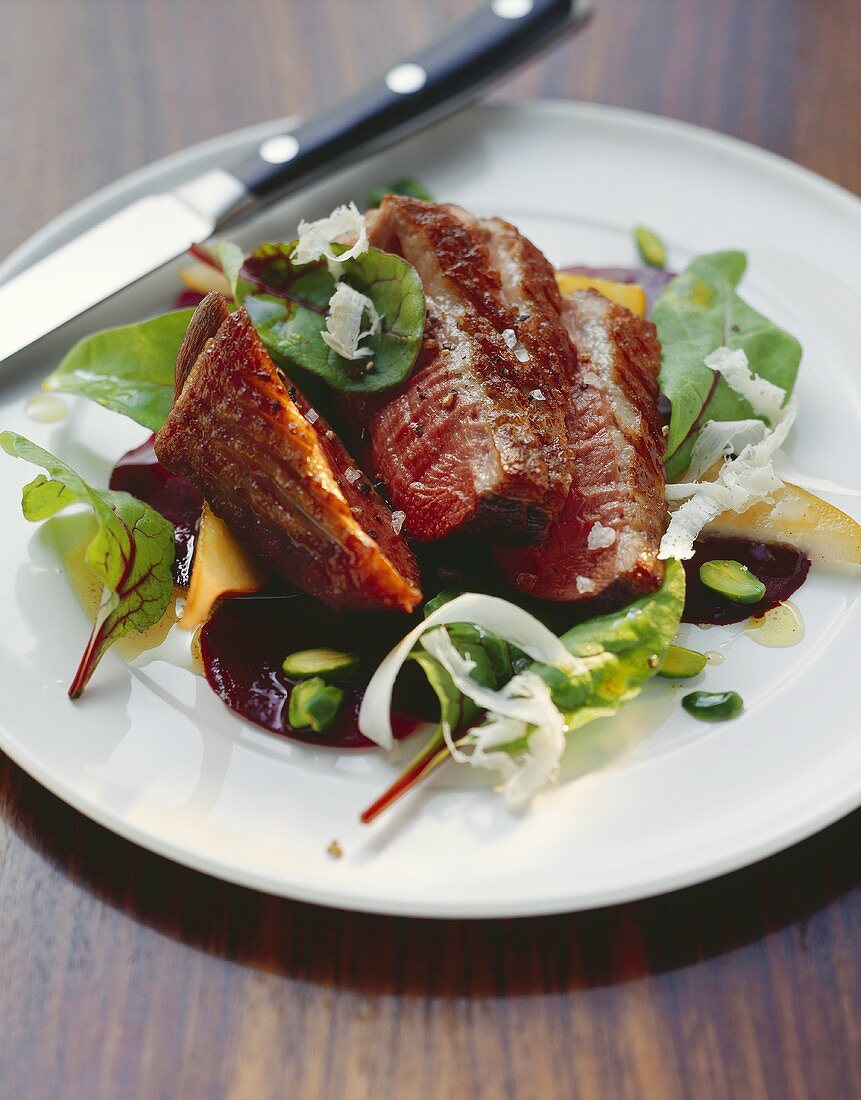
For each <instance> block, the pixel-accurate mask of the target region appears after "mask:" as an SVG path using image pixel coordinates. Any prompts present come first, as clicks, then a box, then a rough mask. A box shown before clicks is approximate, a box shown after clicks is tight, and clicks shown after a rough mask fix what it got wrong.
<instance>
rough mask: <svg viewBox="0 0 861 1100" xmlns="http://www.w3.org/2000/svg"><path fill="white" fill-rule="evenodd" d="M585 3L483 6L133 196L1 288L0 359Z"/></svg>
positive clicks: (549, 0)
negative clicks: (173, 181) (184, 179)
mask: <svg viewBox="0 0 861 1100" xmlns="http://www.w3.org/2000/svg"><path fill="white" fill-rule="evenodd" d="M591 7H592V0H490V3H488V4H486V5H485V6H484V7H483V8H481V9H480V10H479V11H478V12H475V13H474V14H473V15H471V16H469V17H468V18H467V19H465V20H463V21H462V22H461V23H460V24H458V25H457V26H455V27H454V28H452V30H450V31H449V33H448V34H447V35H445V36H444V37H443V38H441V39H440V40H439V41H437V42H436V43H434V44H433V45H431V46H429V47H427V48H426V49H425V50H423V51H421V52H420V53H418V54H416V55H414V56H413V57H412V58H410V59H409V60H407V61H404V62H401V63H400V64H398V65H394V66H392V67H391V68H390V69H389V70H388V71H387V72H386V73H385V74H383V76H382V77H381V78H379V79H378V80H376V81H374V82H373V83H372V84H370V85H368V86H367V87H366V88H365V89H364V90H363V91H361V92H359V93H358V94H357V95H354V96H352V97H351V98H350V99H349V100H348V101H345V102H343V103H341V104H338V105H336V106H335V107H333V108H330V109H329V110H327V111H325V112H323V113H322V114H320V115H317V116H315V117H314V118H312V119H310V120H309V121H307V122H305V123H303V124H301V125H300V126H298V127H296V128H295V129H293V130H292V131H291V132H289V133H284V134H277V135H275V136H272V137H268V138H266V139H265V140H263V141H262V142H261V144H260V145H259V146H258V148H257V149H256V150H254V151H253V152H252V153H251V154H250V155H249V156H247V157H246V158H245V159H243V160H242V161H240V162H239V163H237V164H236V165H233V166H232V167H231V168H230V169H229V170H227V169H214V170H211V171H208V172H205V173H203V174H202V175H200V176H197V177H196V178H194V179H192V180H191V181H189V183H187V184H184V185H183V186H182V187H179V188H177V189H176V190H175V191H172V192H166V193H164V194H158V195H150V196H148V197H146V198H143V199H139V200H138V201H137V202H135V203H132V204H131V205H129V206H127V207H126V208H125V209H123V210H121V211H119V212H118V213H116V214H114V215H112V216H111V217H109V218H107V219H106V220H105V221H103V222H101V223H100V224H99V225H97V226H95V227H94V228H92V229H90V230H88V231H87V232H86V233H83V234H82V235H81V236H79V237H77V238H75V239H74V240H72V241H70V242H69V243H68V244H67V245H64V246H63V247H62V248H59V249H58V250H57V251H56V252H54V253H52V254H51V255H50V256H47V257H46V258H45V259H43V260H40V261H39V262H37V263H36V264H34V265H33V266H32V267H30V268H28V269H27V270H26V271H24V272H23V273H22V274H21V275H18V276H16V277H14V278H12V279H10V280H9V281H8V282H6V283H4V284H3V285H2V286H0V317H2V318H3V325H2V326H0V363H4V362H6V361H7V360H9V359H11V358H12V357H13V356H14V355H15V354H16V353H18V352H19V351H22V350H23V349H24V348H26V347H29V346H30V345H31V344H33V343H34V342H36V341H37V340H39V339H41V338H42V337H44V336H46V335H47V334H48V333H50V332H53V331H54V330H56V329H57V328H60V327H61V326H62V325H65V324H66V323H67V322H69V321H71V320H72V319H73V318H75V317H78V316H80V315H81V314H82V313H85V312H86V311H87V310H89V309H91V308H93V307H94V306H96V305H98V304H99V303H100V302H102V301H104V300H105V299H107V298H109V297H111V296H112V295H114V294H116V293H118V292H119V291H121V290H123V289H124V288H125V287H127V286H130V285H131V284H133V283H135V282H137V281H138V280H140V279H142V278H144V277H145V276H146V275H148V274H150V273H151V272H153V271H156V270H157V269H158V268H160V267H162V266H163V265H164V264H166V263H169V262H170V261H171V260H174V259H176V258H177V257H178V256H181V255H182V254H183V253H184V252H185V251H186V250H187V249H188V247H189V246H190V245H191V244H194V243H195V242H199V241H203V240H206V239H207V238H208V237H210V236H211V235H212V234H213V233H215V232H216V231H220V230H222V229H223V228H225V227H227V226H229V225H233V224H235V223H236V222H238V221H239V220H241V219H242V218H243V217H245V216H247V214H249V213H251V212H253V211H256V210H258V209H259V208H260V207H262V206H264V205H266V204H268V203H270V202H272V201H274V200H275V199H278V198H281V197H283V196H284V195H285V194H287V193H288V192H290V191H291V190H296V189H298V188H300V187H304V186H306V185H307V184H308V183H311V182H313V181H314V179H316V178H319V177H320V176H321V175H322V174H323V173H324V172H328V171H332V170H334V169H335V168H340V167H342V166H343V165H345V164H348V163H350V162H351V161H353V160H355V159H357V158H358V157H360V156H364V155H366V154H368V153H370V152H376V151H377V150H379V149H381V148H384V147H385V146H386V145H389V144H391V143H392V142H394V141H396V140H398V139H400V138H402V137H405V136H406V135H407V134H410V133H414V132H416V131H417V130H419V129H422V128H423V127H425V126H427V125H429V124H430V123H431V122H433V121H436V120H438V119H439V118H441V117H442V116H443V115H445V114H448V113H449V112H451V111H453V110H454V109H456V108H457V107H458V106H461V105H462V104H463V103H464V102H466V101H467V100H468V99H470V98H472V97H473V96H475V95H476V94H477V92H478V91H479V90H480V89H481V88H482V87H484V86H485V85H486V84H487V83H488V82H489V81H491V80H493V79H495V78H496V77H498V76H499V75H500V74H501V73H502V72H504V71H505V70H507V69H510V68H511V67H513V66H514V65H516V64H518V63H519V62H520V61H522V60H523V59H524V58H525V57H527V56H529V55H530V54H532V53H534V52H535V51H536V50H537V49H539V48H541V47H542V46H545V45H546V44H547V43H548V42H549V41H550V40H551V39H553V38H554V37H556V36H557V35H558V34H559V33H561V32H562V31H563V30H565V29H568V28H572V27H576V26H578V25H580V24H581V23H582V21H583V20H584V19H585V18H586V16H587V15H588V14H589V12H590V10H591Z"/></svg>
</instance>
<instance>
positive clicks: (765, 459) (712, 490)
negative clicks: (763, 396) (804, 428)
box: [658, 400, 798, 560]
mask: <svg viewBox="0 0 861 1100" xmlns="http://www.w3.org/2000/svg"><path fill="white" fill-rule="evenodd" d="M797 412H798V406H797V403H796V402H795V401H794V400H790V401H789V402H788V403H787V405H786V406H785V408H784V409H782V410H781V416H780V419H779V420H778V423H777V424H776V426H775V427H774V429H773V430H771V431H766V433H765V435H764V437H763V438H762V439H760V440H759V441H758V442H749V443H747V444H746V445H745V446H744V447H743V448H742V449H741V451H740V452H739V454H738V457H737V458H734V459H731V460H728V461H726V462H725V463H724V464H723V466H722V467H721V469H720V472H719V473H718V476H717V478H716V479H715V480H714V481H705V482H701V481H689V482H682V483H670V484H669V485H667V488H666V497H667V500H669V501H684V503H683V504H682V505H681V507H680V508H678V509H677V510H676V511H675V512H673V514H672V516H671V517H670V523H669V526H668V527H667V530H666V533H665V534H664V537H663V539H662V540H661V549H660V553H659V555H658V556H659V557H661V558H680V559H682V560H684V559H686V558H690V557H692V556H693V552H694V542H695V540H696V538H697V536H698V535H699V533H700V531H702V529H703V527H705V525H706V524H707V523H710V522H711V521H712V520H713V519H715V518H716V517H717V516H719V515H720V514H721V512H729V511H732V512H737V513H742V512H746V511H747V509H748V508H750V507H751V506H752V505H753V504H756V503H758V502H759V501H762V500H768V499H769V498H770V496H771V494H772V493H773V492H774V491H775V490H776V489H779V488H780V487H781V486H782V485H783V482H782V481H781V479H780V478H779V477H778V476H777V474H776V473H775V470H774V462H773V460H774V457H775V455H776V453H777V451H778V450H779V449H780V448H781V447H782V446H783V444H784V443H785V441H786V437H787V435H788V434H789V430H790V428H791V427H792V425H793V423H794V421H795V417H796V414H797ZM738 423H744V421H737V422H736V424H738Z"/></svg>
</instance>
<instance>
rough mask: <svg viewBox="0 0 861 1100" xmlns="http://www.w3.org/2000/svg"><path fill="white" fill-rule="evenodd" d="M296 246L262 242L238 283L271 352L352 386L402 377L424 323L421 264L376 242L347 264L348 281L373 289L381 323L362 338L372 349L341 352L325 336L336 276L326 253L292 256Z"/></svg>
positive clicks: (370, 388) (287, 363)
mask: <svg viewBox="0 0 861 1100" xmlns="http://www.w3.org/2000/svg"><path fill="white" fill-rule="evenodd" d="M295 248H296V242H295V241H291V242H289V243H279V242H272V243H269V244H264V245H261V247H260V248H258V249H256V250H255V251H254V252H252V253H251V255H250V256H249V257H247V259H246V260H245V263H244V264H243V266H242V269H241V271H240V273H239V279H238V282H237V286H236V295H237V301H238V302H240V303H241V304H242V305H244V306H245V308H246V310H247V311H248V315H249V317H250V318H251V320H252V321H253V323H254V326H255V328H256V329H257V331H258V332H259V334H260V336H261V339H262V340H263V342H264V344H266V346H267V348H268V349H269V351H270V353H271V354H272V356H273V358H275V359H276V360H277V361H278V362H280V363H281V364H282V366H284V367H286V368H287V369H288V370H289V369H290V367H291V366H294V367H299V368H301V369H302V370H305V371H309V372H310V373H312V374H315V375H317V376H318V377H320V378H322V379H323V380H324V381H325V382H326V383H327V384H328V385H330V386H332V387H333V388H334V389H337V390H341V391H343V392H346V393H373V392H376V391H378V390H383V389H388V388H389V387H390V386H394V385H397V384H398V383H399V382H402V381H403V380H404V378H406V377H407V375H408V374H409V372H410V371H411V370H412V367H413V364H414V363H415V361H416V357H417V356H418V353H419V349H420V347H421V340H422V331H423V328H424V315H425V300H424V293H423V291H422V286H421V280H420V279H419V277H418V274H417V273H416V270H415V268H413V267H412V265H411V264H408V263H407V262H406V260H403V259H401V257H400V256H394V255H392V254H390V253H388V252H381V251H380V250H379V249H376V248H370V249H368V251H367V252H365V253H363V254H362V255H361V256H358V257H356V258H355V259H351V260H345V261H344V263H343V264H342V265H341V272H342V273H341V278H342V279H343V281H344V282H346V283H349V285H350V286H352V287H353V288H354V289H355V290H358V291H359V292H360V293H362V294H365V295H367V297H369V298H370V299H371V301H372V302H373V304H374V307H375V308H376V310H377V313H378V314H379V315H380V318H381V326H380V331H379V332H378V333H377V334H376V335H374V336H371V337H368V338H366V340H365V341H364V345H365V346H366V347H369V348H370V349H371V351H372V354H371V356H370V357H369V358H368V359H362V360H355V361H353V360H349V359H344V358H342V357H341V356H340V355H337V354H336V353H335V352H334V351H332V350H331V348H329V347H327V345H326V344H325V342H324V341H323V339H322V336H321V333H322V332H323V330H324V329H325V327H326V314H327V312H328V308H329V299H330V298H331V297H332V294H333V293H334V291H335V280H334V278H333V276H332V275H331V274H330V272H329V270H328V268H327V266H326V264H325V263H324V262H323V261H317V262H314V263H310V264H294V263H293V261H292V255H293V252H294V251H295ZM368 363H372V364H373V368H372V369H371V370H370V371H368V370H367V369H366V368H367V365H368Z"/></svg>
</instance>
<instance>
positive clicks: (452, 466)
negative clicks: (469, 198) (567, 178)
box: [350, 195, 571, 542]
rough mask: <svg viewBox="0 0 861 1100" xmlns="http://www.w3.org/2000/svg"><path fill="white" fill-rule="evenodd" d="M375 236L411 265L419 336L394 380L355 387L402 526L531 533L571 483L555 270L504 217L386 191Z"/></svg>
mask: <svg viewBox="0 0 861 1100" xmlns="http://www.w3.org/2000/svg"><path fill="white" fill-rule="evenodd" d="M368 222H369V236H370V241H371V244H372V245H374V246H375V247H377V248H381V249H383V250H385V251H389V252H396V253H398V254H400V255H402V256H403V257H404V258H405V259H406V260H408V261H409V262H410V263H411V264H412V265H413V266H414V267H415V268H416V270H417V271H418V273H419V276H420V278H421V281H422V286H423V288H424V292H425V298H426V301H427V310H428V323H427V329H426V338H425V343H424V347H423V350H422V353H421V355H420V357H419V360H418V362H417V364H416V366H415V368H414V370H413V373H412V374H411V376H410V378H409V379H408V380H407V382H406V383H404V384H403V385H402V386H401V387H399V388H398V389H397V390H396V391H393V392H386V393H384V394H381V395H379V396H377V397H374V398H373V399H359V400H355V399H351V401H350V404H351V405H352V410H353V416H354V419H355V420H357V421H358V422H359V423H360V424H361V425H362V426H363V427H364V428H366V429H367V430H368V432H369V436H370V450H371V456H372V462H373V465H374V469H375V471H376V473H377V474H378V476H379V477H380V478H381V479H382V480H383V481H384V482H385V483H386V485H387V486H388V489H389V494H390V499H391V500H392V503H393V505H394V506H395V508H397V509H400V510H402V511H403V512H404V513H405V515H406V525H405V527H406V530H408V531H409V532H410V533H411V534H412V535H414V536H415V537H417V538H420V539H439V538H443V537H445V536H447V535H451V534H453V533H455V532H469V533H471V534H476V533H485V534H491V535H493V536H494V537H496V538H498V539H504V540H510V541H516V542H535V541H537V540H538V539H540V538H541V536H542V534H543V533H544V532H545V531H546V529H547V526H548V524H549V523H550V520H551V519H552V518H553V516H555V515H556V514H557V513H558V512H559V510H560V509H561V507H562V505H563V503H564V501H565V498H566V496H567V494H568V489H569V486H570V482H571V468H570V463H569V461H568V449H567V438H566V423H565V405H566V402H565V392H566V388H567V377H568V370H569V359H570V355H571V350H570V345H569V341H568V337H567V334H566V332H565V328H564V325H563V323H562V300H561V296H560V294H559V290H558V288H557V286H556V281H555V278H554V274H553V269H552V267H551V266H550V264H549V263H548V262H547V260H546V259H545V258H544V256H543V255H542V253H541V252H539V251H538V249H537V248H535V246H534V245H532V244H531V243H530V242H529V241H528V240H526V238H525V237H523V236H521V234H520V233H518V231H517V230H516V229H515V228H514V227H513V226H511V225H508V224H507V223H506V222H503V221H500V220H499V219H497V218H490V219H486V220H478V219H476V218H474V217H472V216H471V215H470V214H467V213H466V211H464V210H461V209H459V208H458V207H454V206H444V205H439V204H436V203H429V202H422V201H420V200H418V199H411V198H405V197H403V196H398V195H387V196H386V198H385V199H384V200H383V203H382V206H381V207H380V209H379V210H378V211H374V212H372V213H371V214H370V215H369V216H368Z"/></svg>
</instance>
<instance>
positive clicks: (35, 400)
mask: <svg viewBox="0 0 861 1100" xmlns="http://www.w3.org/2000/svg"><path fill="white" fill-rule="evenodd" d="M68 411H69V410H68V408H67V407H66V402H65V401H61V400H60V398H59V397H54V396H53V395H52V394H50V393H37V394H36V396H35V397H31V398H30V399H29V401H28V402H27V404H26V405H25V406H24V412H25V413H26V414H27V416H29V417H30V419H31V420H36V421H38V422H39V423H40V424H56V423H57V421H58V420H62V419H63V418H64V417H65V415H66V413H67V412H68Z"/></svg>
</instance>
